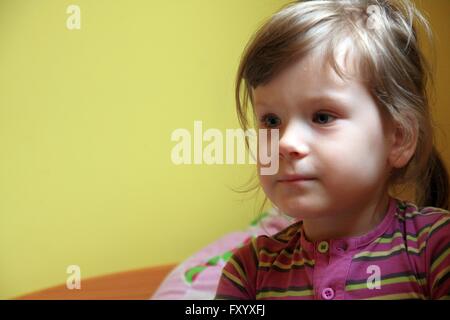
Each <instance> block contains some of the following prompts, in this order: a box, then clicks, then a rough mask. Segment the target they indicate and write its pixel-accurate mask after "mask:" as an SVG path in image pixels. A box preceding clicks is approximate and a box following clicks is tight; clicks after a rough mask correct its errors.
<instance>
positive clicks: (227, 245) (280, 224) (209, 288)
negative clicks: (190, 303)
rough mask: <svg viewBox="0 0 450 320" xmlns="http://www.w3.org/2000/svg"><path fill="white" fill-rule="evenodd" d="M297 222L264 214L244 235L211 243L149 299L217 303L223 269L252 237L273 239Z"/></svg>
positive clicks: (185, 262)
mask: <svg viewBox="0 0 450 320" xmlns="http://www.w3.org/2000/svg"><path fill="white" fill-rule="evenodd" d="M293 222H295V221H294V220H293V219H292V218H290V217H288V216H285V215H283V214H280V213H279V212H278V211H277V210H276V209H275V208H272V209H270V210H269V211H267V212H265V213H263V214H262V215H261V217H259V218H258V219H256V220H255V221H253V222H252V223H251V224H250V226H249V227H248V228H247V229H246V230H245V231H241V232H233V233H230V234H227V235H226V236H224V237H222V238H220V239H219V240H217V241H215V242H213V243H211V244H210V245H208V246H206V247H205V248H203V249H202V250H200V251H198V252H197V253H195V254H194V255H193V256H191V257H189V258H188V259H186V260H185V261H183V262H182V263H181V264H179V265H178V266H177V267H176V268H175V269H174V270H173V271H172V272H171V273H170V274H169V275H168V276H167V277H166V278H165V279H164V281H163V282H162V283H161V285H160V286H159V288H158V289H157V290H156V292H155V293H154V294H153V296H152V297H151V298H150V299H153V300H210V299H214V296H215V294H216V289H217V286H218V284H219V279H220V276H221V273H222V268H223V267H224V266H225V264H226V263H227V261H228V260H229V258H230V257H231V255H232V254H233V251H234V250H235V249H237V248H239V247H241V246H242V245H243V244H244V243H247V242H248V241H250V240H251V239H252V237H257V236H259V235H263V234H265V235H273V234H275V233H277V232H279V231H281V230H283V229H284V228H286V227H288V226H289V225H291V224H292V223H293Z"/></svg>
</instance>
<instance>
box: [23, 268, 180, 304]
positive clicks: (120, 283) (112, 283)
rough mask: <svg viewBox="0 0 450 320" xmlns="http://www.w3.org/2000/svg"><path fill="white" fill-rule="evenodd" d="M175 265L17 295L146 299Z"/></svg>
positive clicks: (32, 298) (39, 298) (48, 297)
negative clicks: (77, 286) (78, 287)
mask: <svg viewBox="0 0 450 320" xmlns="http://www.w3.org/2000/svg"><path fill="white" fill-rule="evenodd" d="M174 267H175V265H172V264H171V265H164V266H156V267H149V268H145V269H138V270H132V271H125V272H120V273H114V274H110V275H104V276H99V277H94V278H89V279H86V280H83V279H81V289H79V290H77V289H73V290H69V289H67V288H66V285H65V284H64V285H59V286H56V287H52V288H48V289H44V290H40V291H37V292H34V293H31V294H27V295H24V296H21V297H18V298H17V299H19V300H109V299H111V300H145V299H149V298H150V296H151V295H152V294H153V293H154V291H155V290H156V289H157V288H158V286H159V284H160V283H161V282H162V280H163V279H164V277H165V276H166V275H167V274H168V273H169V272H170V271H171V270H172V269H173V268H174Z"/></svg>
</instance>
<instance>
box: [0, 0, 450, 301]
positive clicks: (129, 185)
mask: <svg viewBox="0 0 450 320" xmlns="http://www.w3.org/2000/svg"><path fill="white" fill-rule="evenodd" d="M287 2H288V1H282V0H183V1H182V0H176V1H162V0H158V1H157V0H152V1H148V0H133V1H125V0H114V1H112V0H103V1H102V0H95V1H93V0H91V1H88V0H84V1H82V0H78V1H62V0H40V1H25V0H0V47H1V48H2V49H1V50H0V150H1V157H0V298H3V299H5V298H11V297H15V296H18V295H21V294H24V293H28V292H31V291H35V290H38V289H41V288H44V287H48V286H52V285H56V284H62V283H65V281H66V279H67V276H68V275H67V274H66V268H67V266H69V265H72V264H75V265H79V266H80V267H81V275H82V277H90V276H96V275H100V274H105V273H112V272H117V271H123V270H128V269H134V268H140V267H147V266H152V265H159V264H166V263H174V262H177V261H181V260H183V259H185V258H187V257H188V256H189V255H191V254H192V253H194V252H195V251H197V250H199V249H200V248H202V247H203V246H205V245H207V244H208V243H210V242H211V241H213V240H215V239H217V238H218V237H220V236H222V235H224V234H225V233H227V232H231V231H235V230H238V229H242V228H244V227H245V226H247V224H248V222H249V221H250V220H251V219H253V218H254V216H255V214H256V208H257V205H258V204H259V203H258V202H255V201H254V200H253V199H248V196H247V197H246V196H243V195H240V194H237V193H235V192H233V191H232V190H231V189H230V187H238V186H239V185H241V184H242V183H243V182H245V181H247V179H248V178H249V177H251V175H252V173H253V171H252V169H253V166H251V165H216V166H208V165H191V166H175V165H174V164H173V163H172V162H171V158H170V154H171V149H172V147H173V146H174V145H175V144H176V143H175V142H172V141H171V140H170V136H171V133H172V131H173V130H175V129H177V128H187V129H188V130H189V131H191V132H192V131H193V122H194V120H201V121H203V130H206V129H208V128H218V129H220V130H225V129H226V128H238V122H237V119H236V116H235V112H234V95H233V94H234V91H233V89H234V80H235V74H236V70H237V67H238V62H239V58H240V55H241V53H242V51H243V49H244V46H245V44H246V43H247V40H248V39H249V37H250V35H251V34H252V33H253V32H254V31H255V30H256V28H257V27H258V26H259V25H260V23H261V22H262V20H263V19H264V18H265V17H267V16H269V15H270V14H271V13H273V12H275V11H277V10H278V9H279V8H280V7H281V6H282V5H283V4H285V3H287ZM423 2H424V8H425V10H426V11H427V12H428V13H429V14H430V17H431V22H432V24H433V27H434V28H435V32H436V36H437V38H438V43H437V47H438V66H439V68H438V81H437V100H438V106H437V107H436V110H435V115H436V119H437V123H438V124H439V125H440V126H441V128H442V129H443V130H444V131H446V132H449V131H450V130H449V125H450V124H449V122H448V119H450V117H449V110H448V106H449V103H450V95H449V90H448V84H449V83H450V78H449V77H450V67H449V62H448V57H450V48H449V44H448V40H449V39H448V38H449V37H448V33H449V30H450V26H449V23H450V22H449V20H448V17H449V16H450V1H448V0H427V1H423ZM70 4H76V5H79V6H80V8H81V30H68V29H67V28H66V19H67V18H68V16H69V15H68V14H67V13H66V9H67V6H68V5H70ZM438 138H439V139H440V140H439V141H440V145H441V148H440V149H441V150H444V149H445V153H444V155H445V158H446V161H447V163H449V161H448V159H450V154H449V151H448V149H447V148H446V145H445V143H444V142H445V141H446V138H445V137H443V135H442V133H441V137H439V136H438Z"/></svg>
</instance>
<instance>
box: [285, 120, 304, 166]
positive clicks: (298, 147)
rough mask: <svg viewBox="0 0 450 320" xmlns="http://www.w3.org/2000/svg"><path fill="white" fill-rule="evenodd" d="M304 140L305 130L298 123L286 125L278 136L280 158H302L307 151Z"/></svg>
mask: <svg viewBox="0 0 450 320" xmlns="http://www.w3.org/2000/svg"><path fill="white" fill-rule="evenodd" d="M306 140H307V136H306V132H305V130H301V128H300V126H299V125H295V124H293V125H288V126H287V127H286V128H285V130H284V132H283V133H282V134H281V137H280V144H279V151H280V158H284V159H289V160H293V159H301V158H304V157H305V156H306V155H307V154H308V153H309V146H308V144H307V143H306Z"/></svg>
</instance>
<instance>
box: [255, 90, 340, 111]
mask: <svg viewBox="0 0 450 320" xmlns="http://www.w3.org/2000/svg"><path fill="white" fill-rule="evenodd" d="M317 103H330V104H333V105H337V106H342V107H345V106H347V102H346V101H345V100H344V99H343V98H342V97H340V96H339V95H337V94H329V93H324V94H318V95H314V96H309V97H306V98H303V99H301V100H300V101H299V100H297V105H299V106H300V105H311V104H317ZM257 107H261V108H264V107H266V108H271V107H272V106H271V105H269V104H266V103H264V102H262V101H258V102H255V108H257Z"/></svg>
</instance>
